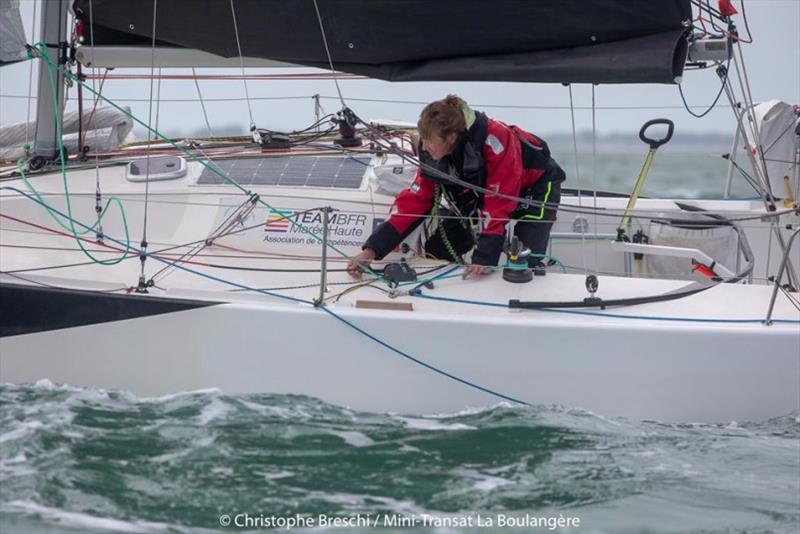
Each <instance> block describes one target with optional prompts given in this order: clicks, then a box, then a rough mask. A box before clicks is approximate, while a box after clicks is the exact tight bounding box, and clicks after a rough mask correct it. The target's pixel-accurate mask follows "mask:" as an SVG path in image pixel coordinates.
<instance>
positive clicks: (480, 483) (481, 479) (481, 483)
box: [452, 468, 513, 492]
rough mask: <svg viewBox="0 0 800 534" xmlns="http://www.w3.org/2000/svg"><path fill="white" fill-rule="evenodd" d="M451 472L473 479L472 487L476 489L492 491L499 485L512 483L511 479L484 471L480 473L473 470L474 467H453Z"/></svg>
mask: <svg viewBox="0 0 800 534" xmlns="http://www.w3.org/2000/svg"><path fill="white" fill-rule="evenodd" d="M452 472H453V474H455V475H459V476H462V477H464V478H468V479H470V480H473V481H474V483H473V485H472V487H473V488H474V489H476V490H478V491H487V492H488V491H492V490H493V489H495V488H499V487H501V486H507V485H509V484H512V483H513V482H512V481H511V480H508V479H505V478H501V477H496V476H491V475H487V474H485V473H481V472H479V471H475V470H474V469H463V468H460V469H454V470H453V471H452Z"/></svg>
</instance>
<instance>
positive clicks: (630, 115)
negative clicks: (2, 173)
mask: <svg viewBox="0 0 800 534" xmlns="http://www.w3.org/2000/svg"><path fill="white" fill-rule="evenodd" d="M120 1H122V0H120ZM632 1H635V0H632ZM33 2H34V0H20V4H21V13H22V17H23V21H24V23H25V26H26V32H27V36H28V40H29V41H31V36H32V33H31V29H32V22H33V21H32V17H33ZM712 4H716V2H712ZM734 4H735V5H736V6H737V7H739V8H740V9H739V11H740V15H739V16H737V17H736V18H735V22H736V23H737V25H738V26H739V28H740V32H742V33H744V23H743V21H742V17H741V11H742V10H741V0H734ZM745 8H746V11H747V17H748V23H749V26H750V30H751V31H752V33H753V37H754V42H753V43H752V44H748V45H743V46H744V54H745V60H746V64H747V69H748V71H747V72H748V75H749V79H750V83H751V87H752V93H753V98H754V99H756V100H757V101H758V100H769V99H773V98H774V99H781V100H785V101H787V102H790V103H792V104H798V103H800V0H747V1H746V3H745ZM37 11H38V12H41V9H40V8H37ZM409 31H414V30H413V28H409ZM36 36H37V37H38V24H37V26H36ZM334 60H335V58H334ZM29 68H30V67H29V62H25V63H22V64H18V65H13V66H10V67H5V68H3V69H1V70H0V95H2V98H1V99H0V123H2V124H3V125H5V124H9V123H14V122H21V121H24V120H25V119H26V115H27V100H26V99H23V98H10V97H12V96H26V97H27V95H28V72H29ZM306 70H307V69H304V71H306ZM34 71H35V69H34ZM115 72H117V73H122V72H125V71H121V70H119V69H117V70H116V71H115ZM128 72H130V71H128ZM139 72H149V69H144V70H141V69H140V70H139ZM165 72H166V71H165ZM181 72H183V73H186V72H190V71H189V70H184V71H181ZM198 72H213V71H208V70H199V71H198ZM218 72H219V71H217V72H214V73H218ZM256 72H261V71H256ZM35 78H36V75H35V72H34V84H35ZM161 83H162V85H161V97H162V99H179V98H183V99H189V98H196V97H197V88H196V87H195V84H194V83H193V82H191V81H168V80H165V81H162V82H161ZM199 84H200V88H201V91H202V95H203V97H204V98H244V95H245V90H244V86H243V84H242V82H241V81H238V82H235V81H209V80H203V81H200V82H199ZM340 84H341V89H342V92H343V94H344V97H345V99H346V100H347V99H348V98H349V99H353V100H350V101H349V102H348V104H349V105H350V107H352V108H353V109H354V110H355V111H356V112H357V113H358V114H359V115H360V116H362V117H363V118H368V119H377V118H392V119H397V120H404V121H416V118H417V116H418V115H419V112H420V109H421V107H422V104H418V103H414V104H389V103H370V102H361V101H358V100H355V99H358V98H369V99H385V100H399V101H413V102H427V101H430V100H434V99H437V98H441V97H443V96H444V95H446V94H448V93H457V94H459V95H460V96H462V97H463V98H464V99H466V100H467V101H468V102H470V103H471V104H472V105H473V106H474V107H476V108H478V109H481V108H483V109H484V110H485V111H487V112H488V113H489V114H490V115H491V116H494V117H497V118H500V119H502V120H504V121H506V122H511V123H516V124H520V125H522V126H524V127H526V128H528V129H530V130H531V131H534V132H539V133H542V134H546V133H548V132H564V131H569V130H570V129H571V124H570V113H569V109H568V106H569V93H568V89H567V88H565V87H562V86H561V85H553V84H522V83H486V82H482V83H428V82H413V83H412V82H405V83H388V82H381V81H375V80H349V81H348V80H345V81H341V82H340ZM248 87H249V93H250V96H251V98H252V99H253V101H252V103H251V104H252V109H253V113H254V116H255V121H256V123H257V125H258V126H259V127H265V128H273V129H293V128H302V127H305V126H306V125H308V124H310V123H311V122H312V121H313V116H314V115H313V110H314V106H313V100H312V99H311V95H314V94H320V95H323V96H329V97H334V96H335V95H336V88H335V86H334V83H333V81H331V80H316V81H302V82H297V81H274V80H271V81H250V82H248ZM683 90H684V93H685V94H686V97H687V100H688V101H689V103H690V104H691V105H696V106H707V105H708V104H710V103H711V102H712V101H713V99H714V97H715V96H716V93H717V91H718V90H719V79H718V78H717V76H716V74H715V73H714V72H713V69H709V70H706V71H689V72H686V73H685V76H684V82H683ZM149 92H150V86H149V82H147V81H112V82H106V86H105V89H104V94H105V95H106V96H108V97H109V98H112V99H115V100H119V101H121V102H120V103H122V104H125V105H129V106H131V107H132V108H133V112H134V114H136V115H137V116H139V117H140V118H142V119H144V120H145V121H146V120H147V116H148V105H147V103H146V102H125V100H126V99H142V98H144V99H147V97H148V95H149ZM595 92H596V104H597V107H598V109H597V113H596V121H597V129H598V131H600V132H628V131H636V130H637V129H638V128H639V126H640V125H641V124H642V123H643V122H645V121H647V120H649V119H651V118H656V117H667V118H671V119H673V120H674V121H675V123H676V129H677V130H678V131H679V132H680V131H692V132H721V133H730V132H732V131H733V126H734V124H733V119H732V114H731V112H730V110H729V109H727V107H726V106H725V105H720V106H718V108H716V109H715V110H713V111H711V113H709V115H708V116H707V117H705V118H704V119H695V118H693V117H691V116H690V115H689V114H688V113H687V112H686V111H685V110H683V109H682V104H681V99H680V96H679V93H678V88H677V86H664V85H628V86H616V85H601V86H597V87H596V88H595ZM573 94H574V97H575V105H576V106H577V107H578V108H581V109H578V110H577V111H576V121H577V128H578V130H582V129H588V128H591V111H590V110H589V109H583V108H589V107H590V106H591V86H588V85H575V86H573ZM34 95H35V86H34ZM70 96H71V98H73V99H74V98H75V90H74V89H73V90H72V92H71V95H70ZM284 96H291V97H298V96H299V97H307V98H299V99H298V98H295V99H291V100H258V98H264V97H271V98H274V97H284ZM721 103H722V104H725V97H724V95H723V98H722V100H721ZM322 104H323V106H324V108H325V110H326V111H328V112H331V111H336V110H337V109H338V107H339V106H338V101H337V100H335V99H333V98H331V99H323V100H322ZM488 106H498V107H488ZM501 106H548V107H551V108H555V109H520V108H513V107H511V108H504V107H501ZM68 107H69V108H73V107H74V101H73V102H72V103H71V104H70V105H69V106H68ZM607 107H611V108H619V107H647V108H655V109H603V108H607ZM558 108H562V109H558ZM207 110H208V113H209V116H210V121H211V124H212V127H214V126H218V127H221V126H226V125H241V127H242V128H243V129H244V128H246V127H247V125H248V124H249V122H250V119H249V113H248V109H247V105H246V103H245V102H242V101H238V102H216V103H207ZM158 112H159V117H158V120H159V124H160V127H161V129H162V130H165V131H167V132H168V133H172V134H177V133H188V132H192V131H197V130H199V129H201V128H204V124H205V122H204V120H203V115H202V111H201V108H200V105H199V104H198V103H196V102H189V103H184V102H162V103H161V106H160V108H159V110H158ZM31 113H33V114H34V115H35V103H34V106H33V110H32V111H31ZM153 113H154V119H153V122H155V113H156V111H155V109H154V111H153Z"/></svg>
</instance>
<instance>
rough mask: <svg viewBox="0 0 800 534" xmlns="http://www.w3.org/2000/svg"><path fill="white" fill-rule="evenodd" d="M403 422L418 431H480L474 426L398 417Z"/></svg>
mask: <svg viewBox="0 0 800 534" xmlns="http://www.w3.org/2000/svg"><path fill="white" fill-rule="evenodd" d="M396 418H397V419H399V420H400V421H402V422H403V424H404V425H406V427H408V428H414V429H417V430H449V431H456V430H478V429H477V428H476V427H474V426H469V425H465V424H464V423H443V422H441V421H438V420H433V421H432V420H430V419H418V418H415V417H396Z"/></svg>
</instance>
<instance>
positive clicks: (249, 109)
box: [230, 0, 256, 128]
mask: <svg viewBox="0 0 800 534" xmlns="http://www.w3.org/2000/svg"><path fill="white" fill-rule="evenodd" d="M230 1H231V15H233V31H234V33H235V35H236V49H237V50H238V51H239V67H240V68H241V69H242V82H243V83H244V94H245V98H246V100H247V112H248V113H249V114H250V128H255V126H256V121H255V120H254V119H253V107H252V106H251V105H250V91H249V90H248V89H247V78H246V77H245V74H244V59H243V57H242V43H241V42H240V41H239V23H238V22H237V21H236V9H235V8H234V7H233V0H230Z"/></svg>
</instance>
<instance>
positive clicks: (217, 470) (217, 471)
mask: <svg viewBox="0 0 800 534" xmlns="http://www.w3.org/2000/svg"><path fill="white" fill-rule="evenodd" d="M211 474H214V475H221V476H224V477H229V476H231V475H233V468H232V467H212V468H211Z"/></svg>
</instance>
